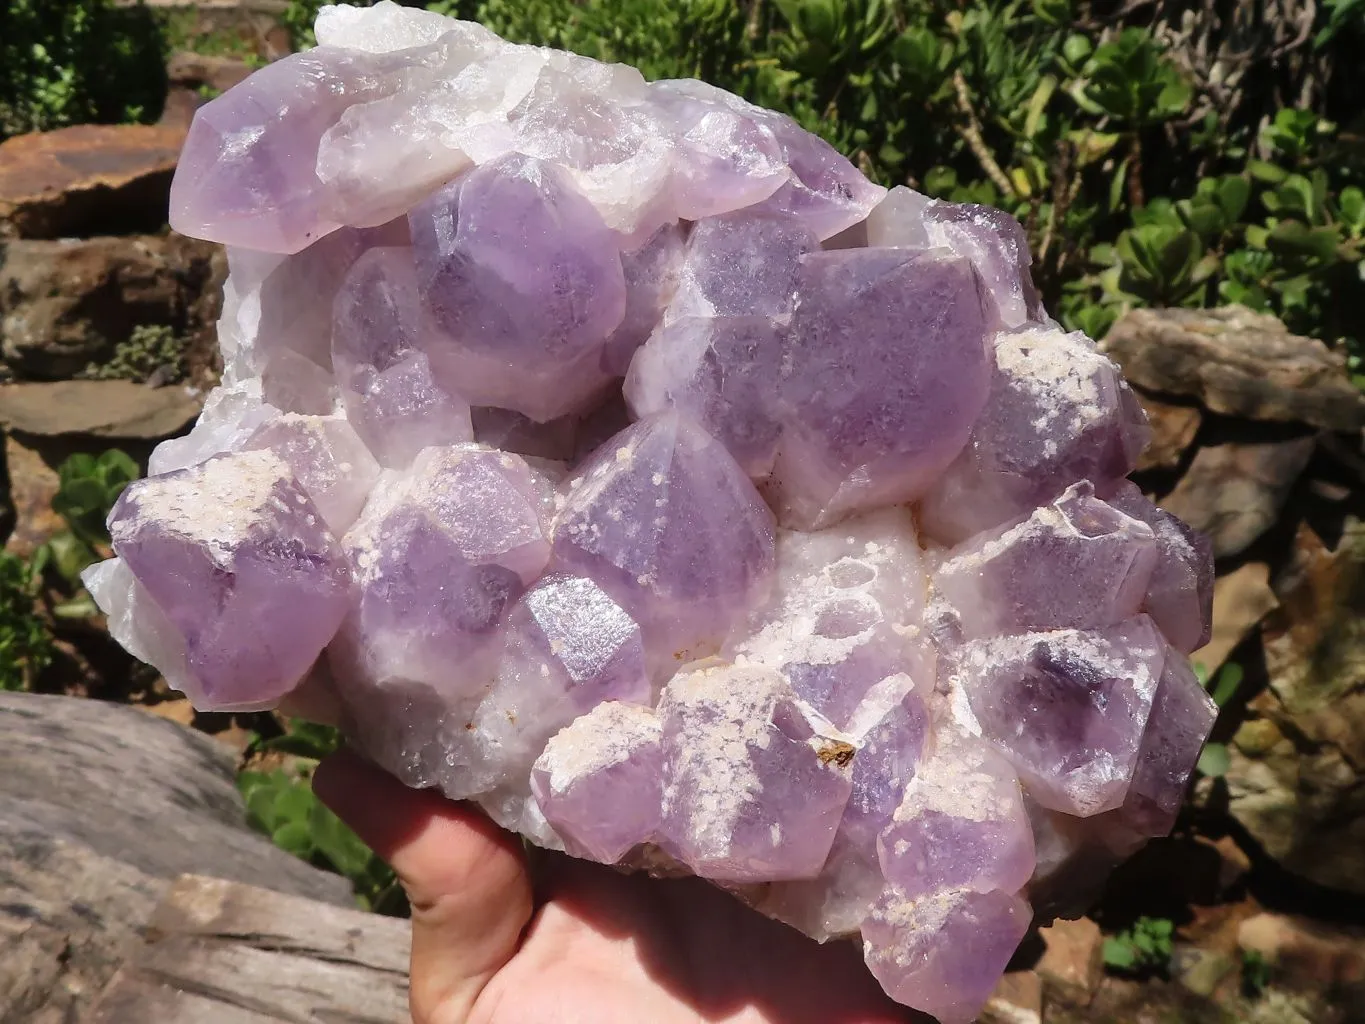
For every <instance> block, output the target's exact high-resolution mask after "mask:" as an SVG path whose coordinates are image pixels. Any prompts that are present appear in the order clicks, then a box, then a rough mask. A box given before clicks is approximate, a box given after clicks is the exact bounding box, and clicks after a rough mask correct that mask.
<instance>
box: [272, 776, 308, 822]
mask: <svg viewBox="0 0 1365 1024" xmlns="http://www.w3.org/2000/svg"><path fill="white" fill-rule="evenodd" d="M316 803H317V798H316V797H315V796H313V791H312V790H311V789H310V788H309V787H308V785H307V783H304V782H293V781H291V783H290V784H287V785H285V786H283V787H281V788H280V789H279V790H278V791H277V793H276V795H275V804H274V808H273V809H274V813H275V820H276V821H277V822H278V821H307V820H308V818H309V815H311V814H312V813H313V806H314V804H316Z"/></svg>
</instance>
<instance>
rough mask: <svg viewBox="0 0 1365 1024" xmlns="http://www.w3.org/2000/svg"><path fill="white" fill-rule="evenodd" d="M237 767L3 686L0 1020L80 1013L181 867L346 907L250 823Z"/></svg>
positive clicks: (345, 888)
mask: <svg viewBox="0 0 1365 1024" xmlns="http://www.w3.org/2000/svg"><path fill="white" fill-rule="evenodd" d="M234 768H235V765H234V763H233V758H232V756H231V754H229V753H228V752H227V751H226V750H224V749H222V748H220V747H219V746H218V745H217V744H215V743H214V742H213V741H212V740H210V739H209V738H208V737H206V736H202V735H200V734H198V733H195V732H193V731H192V730H189V729H186V728H183V727H182V726H178V725H176V724H174V723H172V722H166V721H163V720H161V719H158V718H155V717H153V716H152V715H147V714H143V713H141V712H138V711H136V710H133V709H131V708H126V707H120V706H117V705H112V704H106V703H102V702H99V701H93V700H80V699H76V698H66V697H44V696H34V695H31V694H12V693H0V779H3V782H0V1024H21V1022H22V1024H70V1022H71V1021H73V1020H77V1019H79V1017H80V1015H81V1014H82V1013H84V1012H85V1010H86V1009H87V1008H88V1007H89V1006H90V1004H91V1002H92V1001H93V999H94V998H95V996H96V995H98V993H99V992H100V990H101V989H102V988H103V987H104V986H105V985H106V983H107V982H108V981H109V978H110V977H111V976H112V975H113V974H114V972H115V971H116V970H117V969H118V968H119V966H120V965H121V964H122V963H123V961H124V958H125V956H126V954H127V953H128V951H129V950H130V949H135V948H137V945H138V943H139V942H140V941H141V936H142V928H143V926H144V925H145V924H146V922H147V920H148V918H149V917H150V916H151V914H152V911H153V910H154V909H155V907H156V906H157V904H158V903H159V902H160V900H161V899H162V897H163V896H164V895H165V893H166V890H167V888H168V887H169V886H170V884H171V882H172V881H173V880H174V879H175V878H177V877H178V876H179V875H181V874H184V873H186V872H191V871H209V872H212V873H214V874H216V875H220V876H223V877H226V878H235V879H240V880H244V881H248V882H254V883H257V884H260V885H264V886H267V887H269V888H272V889H277V890H284V891H288V892H293V893H296V894H299V895H303V896H308V897H315V898H318V899H321V900H324V901H328V902H330V903H333V904H337V905H342V906H350V905H352V904H351V895H350V886H349V884H348V883H347V882H346V880H345V879H343V878H340V877H339V876H336V875H331V874H328V873H326V872H322V871H318V870H316V869H315V868H313V867H311V866H309V865H308V864H305V863H303V862H302V861H300V860H298V859H296V858H294V857H291V856H290V855H289V854H287V853H285V852H284V851H283V850H280V849H278V848H276V847H275V846H274V845H272V844H271V843H270V841H269V840H268V839H266V838H265V837H264V836H260V835H257V834H256V833H254V832H252V831H251V830H250V829H249V828H248V827H247V825H246V821H245V812H244V809H243V806H242V800H241V797H240V796H239V795H238V793H237V790H236V786H235V785H234V779H233V776H234ZM157 1020H158V1018H156V1017H148V1018H146V1021H147V1024H155V1022H156V1021H157Z"/></svg>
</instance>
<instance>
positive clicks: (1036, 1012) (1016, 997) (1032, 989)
mask: <svg viewBox="0 0 1365 1024" xmlns="http://www.w3.org/2000/svg"><path fill="white" fill-rule="evenodd" d="M1042 1020H1043V981H1042V979H1041V978H1039V977H1038V975H1037V974H1036V973H1035V972H1033V971H1011V972H1010V973H1009V974H1006V975H1005V976H1004V977H1003V978H1001V979H1000V984H999V985H997V986H996V987H995V991H994V992H993V993H991V998H990V1000H989V1001H988V1002H987V1003H986V1006H985V1009H983V1010H982V1011H981V1016H980V1017H978V1018H977V1022H978V1024H1042Z"/></svg>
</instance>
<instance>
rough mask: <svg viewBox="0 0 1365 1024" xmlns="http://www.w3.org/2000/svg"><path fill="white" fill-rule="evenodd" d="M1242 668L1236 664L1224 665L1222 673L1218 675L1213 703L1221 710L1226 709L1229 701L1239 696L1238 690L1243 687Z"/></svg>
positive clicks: (1215, 681)
mask: <svg viewBox="0 0 1365 1024" xmlns="http://www.w3.org/2000/svg"><path fill="white" fill-rule="evenodd" d="M1243 674H1244V673H1243V672H1242V666H1241V665H1238V664H1237V663H1236V662H1231V663H1229V664H1227V665H1224V666H1223V668H1222V671H1220V672H1219V673H1218V677H1217V679H1215V680H1214V685H1213V693H1212V697H1213V702H1214V703H1215V704H1217V705H1218V706H1219V707H1220V708H1221V707H1225V706H1226V705H1227V703H1228V701H1230V700H1232V698H1233V697H1234V696H1236V694H1237V688H1238V687H1239V686H1241V685H1242V677H1243Z"/></svg>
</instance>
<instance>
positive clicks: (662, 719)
mask: <svg viewBox="0 0 1365 1024" xmlns="http://www.w3.org/2000/svg"><path fill="white" fill-rule="evenodd" d="M316 32H317V38H318V40H319V42H320V45H319V47H317V48H316V49H314V50H311V51H309V52H307V53H303V54H299V55H296V56H293V57H289V58H286V59H285V60H282V61H279V62H276V63H275V64H272V65H270V66H269V67H267V68H264V69H262V70H261V71H259V72H258V73H256V74H255V75H253V76H252V77H251V78H249V79H248V80H247V81H246V82H244V83H243V84H242V85H240V86H238V87H237V88H235V89H232V90H229V91H228V92H227V93H225V94H224V95H223V96H222V97H220V98H218V99H217V100H215V101H214V102H212V103H210V104H207V105H206V106H205V107H204V108H202V109H201V111H200V112H199V114H198V115H197V118H196V120H195V123H194V126H193V128H192V130H191V132H190V136H189V140H188V143H187V145H186V150H185V155H184V159H183V160H182V162H181V165H180V170H179V172H178V174H177V177H176V180H175V187H174V192H173V197H172V222H173V224H174V225H175V226H176V227H177V228H178V229H179V230H181V231H184V232H187V233H189V234H193V235H197V236H199V237H202V238H209V239H214V240H218V241H222V242H226V243H227V244H228V245H229V246H230V249H229V253H228V263H229V270H230V273H229V277H228V280H227V283H226V285H225V288H224V304H223V316H222V319H221V321H220V323H219V334H218V336H219V341H220V346H221V348H222V353H223V364H224V375H223V382H222V385H221V386H220V387H219V388H218V389H217V390H215V391H214V392H213V393H212V394H211V395H209V396H208V398H207V400H206V403H205V408H204V412H203V415H202V416H201V417H200V420H199V422H198V423H197V424H196V426H195V428H194V430H193V431H191V432H190V433H189V434H188V435H186V436H185V437H182V438H177V439H175V440H172V441H167V442H165V443H164V444H163V445H161V446H160V447H159V448H158V449H157V450H156V452H154V453H153V455H152V457H151V459H150V462H149V470H150V474H151V475H150V476H149V477H148V479H146V480H143V481H139V482H138V483H136V484H134V485H133V486H131V487H130V488H129V489H128V490H127V492H126V493H125V495H124V496H123V498H122V499H121V500H120V502H119V504H118V506H117V507H116V508H115V510H114V512H113V514H112V516H111V518H110V532H111V535H112V537H113V541H114V550H115V553H116V555H117V557H115V558H112V559H110V560H109V561H107V562H103V563H101V564H99V565H96V566H92V567H91V568H90V569H88V570H87V571H86V573H85V575H84V579H85V582H86V585H87V587H88V588H89V590H90V593H91V595H92V596H93V597H94V598H95V600H96V601H97V602H98V603H99V605H100V607H101V608H102V609H104V610H105V612H106V613H107V614H108V620H109V628H110V632H111V634H112V635H113V636H114V637H115V638H116V639H117V640H118V641H119V642H120V643H122V644H123V645H124V646H125V647H126V648H127V649H128V650H129V651H130V652H132V653H133V654H134V655H136V656H137V657H139V658H142V659H143V660H145V661H148V662H150V663H151V664H153V665H154V666H156V668H157V669H158V670H160V672H161V673H162V674H163V675H164V676H165V678H166V679H167V681H168V682H169V684H170V685H172V686H174V687H176V688H177V689H181V690H183V691H185V692H186V693H187V694H189V695H190V697H191V698H192V699H193V701H194V702H195V704H196V706H198V707H201V708H205V709H243V708H249V709H258V708H269V707H273V706H276V705H277V704H279V702H280V701H281V700H283V699H284V698H286V697H287V696H288V695H289V694H290V692H291V691H292V690H294V689H295V688H296V687H301V686H303V685H305V684H304V682H303V681H304V680H309V681H310V682H309V683H308V685H309V686H310V687H311V686H312V685H314V683H315V682H316V681H317V680H326V683H327V686H328V689H329V690H330V692H331V693H332V694H333V695H334V697H335V700H336V702H337V705H338V712H339V715H340V718H341V721H342V723H343V728H344V730H345V732H346V734H347V737H348V739H349V741H350V742H351V743H352V744H353V745H354V746H355V747H356V748H357V749H359V750H360V751H362V752H363V753H365V754H366V755H367V756H369V757H370V758H371V759H373V760H374V761H375V762H376V763H378V764H379V765H381V766H383V767H384V768H385V769H387V770H388V771H390V772H392V773H393V774H394V775H395V776H397V777H398V778H399V779H400V780H402V781H403V782H404V783H406V784H408V785H411V786H415V787H432V788H435V789H438V790H439V791H441V792H442V793H444V794H445V795H446V796H448V797H450V798H452V799H457V800H470V801H472V802H473V803H475V804H476V805H477V806H479V807H481V808H482V809H483V810H484V811H485V812H486V813H487V814H488V815H489V816H490V817H491V818H492V819H493V820H494V821H495V822H497V823H498V824H500V825H502V826H503V827H505V828H508V829H511V830H513V831H516V832H519V833H521V834H522V835H523V836H525V837H526V838H527V839H529V840H530V841H531V842H534V843H536V844H538V845H540V846H543V847H547V848H552V849H557V850H565V851H567V852H568V853H570V854H572V855H574V856H576V857H582V858H586V859H589V860H594V861H599V862H601V863H603V864H615V865H618V866H620V867H622V868H636V869H648V870H652V871H658V872H665V873H677V872H682V871H690V872H691V873H693V874H696V875H699V876H702V877H704V878H709V879H712V880H714V881H715V882H716V883H717V884H719V885H721V886H723V887H725V888H727V889H729V890H730V891H732V892H735V893H736V895H737V896H739V898H741V899H744V900H745V901H746V902H748V903H749V904H750V905H751V906H753V907H754V908H755V909H757V910H758V911H760V912H762V913H765V914H768V915H771V916H773V917H775V918H778V919H779V920H782V921H785V922H787V923H788V924H791V925H793V926H794V927H797V928H799V929H801V930H802V931H803V932H805V933H806V934H807V935H810V936H812V937H815V938H817V939H819V940H821V941H825V940H836V939H853V940H856V941H859V942H860V943H861V945H862V949H863V953H864V958H865V960H866V962H867V965H868V968H869V970H870V971H871V972H872V973H873V974H874V975H875V976H876V977H877V978H878V979H879V980H880V982H881V984H882V985H883V986H884V987H885V989H886V991H887V992H888V993H890V995H891V996H892V997H893V998H895V999H897V1000H899V1001H900V1002H902V1003H904V1004H906V1005H907V1006H911V1007H914V1008H916V1009H918V1010H923V1011H926V1012H928V1013H931V1014H933V1015H935V1016H937V1017H938V1018H939V1019H940V1020H941V1021H943V1022H945V1024H959V1022H961V1024H965V1022H967V1021H969V1020H972V1019H974V1018H975V1017H976V1016H977V1014H978V1013H979V1012H980V1011H981V1008H982V1007H983V1006H984V1004H985V1002H986V1000H987V998H988V997H989V995H990V993H991V991H992V989H993V988H994V987H995V985H996V983H997V982H998V981H999V979H1000V976H1001V973H1002V972H1003V970H1004V967H1005V965H1006V963H1007V962H1008V961H1009V959H1010V957H1011V955H1012V954H1013V953H1014V951H1015V949H1016V947H1017V946H1018V944H1019V942H1020V940H1021V938H1022V937H1023V935H1024V934H1025V932H1026V930H1027V928H1028V927H1029V924H1030V920H1031V918H1032V916H1033V911H1032V910H1031V909H1030V907H1031V906H1032V907H1034V908H1037V912H1038V913H1039V915H1040V916H1043V917H1046V916H1048V915H1050V914H1052V913H1054V912H1056V911H1057V910H1059V909H1063V908H1065V909H1075V910H1084V909H1085V907H1084V901H1085V900H1086V899H1088V898H1089V897H1090V895H1091V894H1092V893H1093V892H1094V890H1095V887H1096V886H1097V885H1099V884H1100V883H1102V881H1103V879H1104V877H1105V875H1106V874H1107V872H1108V871H1109V870H1110V869H1111V868H1112V867H1113V866H1114V865H1115V864H1116V863H1117V862H1118V861H1120V860H1122V859H1123V858H1124V857H1127V856H1129V855H1130V854H1132V853H1133V852H1134V851H1135V850H1136V849H1138V848H1139V847H1140V846H1141V845H1142V844H1143V843H1144V842H1145V841H1146V840H1147V838H1148V837H1152V836H1157V835H1161V834H1163V833H1165V832H1166V831H1167V830H1169V829H1170V828H1171V827H1172V825H1173V823H1174V821H1175V816H1176V814H1177V812H1178V810H1179V808H1180V806H1181V803H1182V800H1183V796H1184V792H1185V789H1186V786H1187V783H1188V780H1189V778H1190V775H1191V773H1192V772H1193V770H1194V765H1195V761H1196V759H1197V758H1198V756H1199V752H1200V749H1201V747H1202V745H1203V743H1204V740H1205V739H1206V737H1207V736H1208V733H1209V731H1210V729H1211V728H1212V725H1213V720H1214V718H1215V716H1216V708H1214V706H1213V704H1212V702H1211V701H1210V700H1209V698H1208V696H1207V694H1206V693H1205V692H1204V690H1203V688H1202V686H1201V685H1200V683H1199V681H1198V679H1197V678H1196V677H1195V675H1194V673H1193V671H1192V669H1191V668H1190V665H1189V662H1188V661H1187V660H1186V655H1187V654H1189V653H1190V652H1192V651H1194V650H1196V649H1197V648H1198V647H1199V646H1200V645H1201V644H1203V643H1204V642H1205V641H1206V640H1207V638H1208V635H1209V633H1208V631H1209V615H1210V601H1211V596H1212V581H1213V574H1212V559H1211V554H1210V548H1209V545H1208V543H1207V541H1206V540H1205V539H1204V538H1202V537H1199V536H1198V535H1196V534H1194V533H1193V532H1192V531H1190V530H1189V529H1188V528H1187V527H1186V526H1185V525H1184V524H1183V523H1181V522H1180V521H1179V520H1178V519H1176V518H1175V517H1174V516H1172V515H1170V514H1169V513H1167V512H1165V511H1163V510H1161V509H1158V508H1157V507H1156V506H1154V505H1153V504H1152V503H1151V502H1150V501H1148V499H1147V498H1146V497H1144V496H1143V495H1142V494H1141V492H1140V491H1139V490H1138V489H1137V487H1136V486H1134V485H1133V484H1131V483H1130V482H1129V481H1128V480H1127V479H1126V477H1127V474H1128V473H1130V472H1131V471H1132V470H1133V468H1134V466H1135V465H1136V463H1137V459H1138V456H1139V454H1140V452H1141V450H1142V448H1143V446H1144V445H1145V444H1146V442H1147V439H1148V436H1149V433H1150V432H1149V429H1148V427H1147V424H1146V421H1145V417H1144V415H1143V412H1142V409H1141V407H1140V405H1139V404H1138V402H1137V399H1136V397H1135V395H1134V394H1133V392H1132V391H1131V390H1129V388H1128V387H1127V385H1126V384H1125V383H1124V382H1123V379H1122V376H1121V374H1120V373H1119V370H1118V368H1117V367H1116V366H1115V365H1114V364H1113V363H1111V362H1110V361H1109V360H1108V359H1107V358H1105V357H1104V356H1103V355H1102V354H1101V353H1100V352H1098V351H1097V349H1096V346H1095V344H1094V343H1093V342H1092V341H1091V340H1090V339H1088V338H1086V337H1085V336H1084V335H1081V334H1075V333H1072V334H1068V333H1066V332H1065V331H1063V330H1062V329H1061V328H1060V327H1058V326H1057V325H1056V324H1055V323H1054V322H1053V321H1051V320H1050V319H1049V318H1048V317H1047V315H1046V313H1045V312H1044V310H1043V309H1042V307H1041V304H1040V302H1039V297H1038V293H1037V291H1036V290H1035V288H1034V286H1033V283H1032V280H1031V277H1030V272H1029V268H1030V262H1031V260H1030V254H1029V250H1028V245H1027V237H1026V234H1025V232H1024V230H1023V228H1022V227H1021V226H1020V225H1019V224H1018V223H1017V222H1016V221H1014V220H1013V219H1012V218H1010V217H1009V216H1007V215H1006V214H1004V213H1002V212H1001V211H998V210H992V209H989V208H986V207H980V206H966V205H959V204H953V203H947V202H942V201H939V200H933V199H930V198H928V197H926V196H922V195H919V194H917V193H915V192H913V191H911V190H910V189H907V188H895V189H892V190H891V191H890V192H888V191H887V190H885V189H883V188H881V187H880V186H877V185H875V184H873V183H872V182H870V181H868V180H867V179H866V178H865V177H864V176H863V175H862V174H861V173H859V171H858V170H857V168H856V167H854V165H853V164H852V163H850V162H849V161H848V160H847V159H845V158H844V157H843V156H842V155H840V154H839V153H837V152H835V151H834V150H833V149H832V148H831V147H830V146H829V145H828V144H827V143H825V142H824V141H822V140H820V139H818V138H816V137H815V136H813V135H810V134H808V133H806V132H805V131H803V130H802V129H801V128H800V127H798V126H797V125H796V123H795V122H793V121H792V120H791V119H790V118H787V117H785V116H783V115H780V114H776V113H774V112H771V111H766V110H763V109H761V108H758V107H755V106H753V105H752V104H749V103H747V102H745V101H744V100H742V99H740V98H739V97H737V96H733V95H731V94H730V93H727V92H724V91H723V90H720V89H717V88H715V87H713V86H709V85H705V84H703V83H700V82H690V81H668V82H654V83H648V82H646V81H645V80H644V78H643V77H642V76H641V75H640V74H639V73H638V72H637V71H635V70H634V69H632V68H628V67H625V66H623V65H605V64H601V63H598V62H596V61H592V60H588V59H586V58H583V57H578V56H574V55H572V54H565V53H559V52H556V51H552V50H546V49H540V48H535V47H526V46H516V45H512V44H510V43H506V42H504V41H502V40H501V39H498V38H497V37H496V36H494V35H493V34H492V33H490V32H488V31H487V30H485V29H483V28H481V27H479V26H477V25H472V24H468V23H463V22H458V21H454V20H452V19H450V18H446V17H443V16H440V15H437V14H433V13H431V12H428V11H423V10H418V9H415V8H408V7H400V6H398V5H397V4H395V3H393V2H391V0H381V2H379V3H376V4H374V5H372V6H367V7H363V8H360V7H357V8H352V7H345V6H341V7H328V8H324V9H323V10H322V12H321V14H320V15H319V19H318V24H317V28H316Z"/></svg>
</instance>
